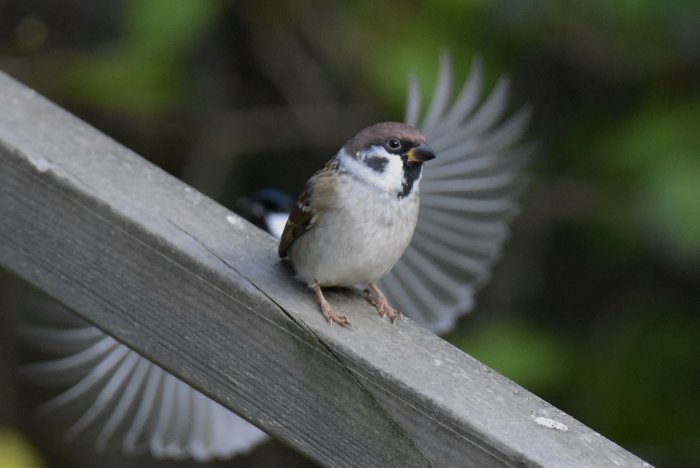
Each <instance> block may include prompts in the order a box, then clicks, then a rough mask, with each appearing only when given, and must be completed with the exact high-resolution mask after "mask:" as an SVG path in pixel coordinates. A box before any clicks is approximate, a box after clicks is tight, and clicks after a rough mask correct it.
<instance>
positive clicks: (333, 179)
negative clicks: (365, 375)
mask: <svg viewBox="0 0 700 468" xmlns="http://www.w3.org/2000/svg"><path fill="white" fill-rule="evenodd" d="M434 157H435V154H434V153H433V150H431V149H430V147H429V146H428V145H427V144H426V142H425V137H424V136H423V134H421V133H420V132H419V131H418V130H416V129H415V128H413V127H411V126H409V125H406V124H403V123H398V122H383V123H379V124H376V125H373V126H371V127H367V128H365V129H363V130H361V131H360V132H359V133H358V134H357V135H356V136H355V137H354V138H352V139H351V140H350V141H348V142H347V143H346V144H345V146H343V147H342V148H341V149H340V151H338V153H337V154H336V155H335V156H334V157H333V159H331V160H330V161H329V162H328V163H327V164H326V165H325V166H324V167H323V168H322V169H321V170H320V171H319V172H317V173H316V174H315V175H314V176H313V177H311V179H309V181H308V182H307V183H306V188H305V190H304V192H303V193H302V194H301V195H300V196H299V199H298V200H297V203H296V205H295V207H294V209H293V210H292V213H291V214H290V216H289V220H288V221H287V225H286V226H285V228H284V232H283V233H282V238H281V240H280V245H279V250H278V251H279V255H280V257H283V258H284V257H287V258H288V259H289V260H290V261H291V263H292V265H293V266H294V269H295V271H296V273H297V277H298V278H299V279H300V280H301V281H303V282H305V283H306V284H307V285H308V286H309V287H310V288H312V289H313V290H314V292H315V293H316V296H317V297H318V301H319V304H320V306H321V311H322V313H323V316H324V317H325V318H326V320H328V321H329V322H331V323H333V322H335V323H338V324H340V325H343V326H345V325H348V324H349V321H348V319H347V317H345V316H344V315H338V314H336V313H335V312H334V311H333V309H332V308H331V306H330V304H328V302H327V301H326V299H325V297H323V292H322V291H321V288H322V287H326V286H352V285H355V284H358V283H362V284H366V285H367V286H368V290H367V291H366V292H367V299H368V300H369V301H370V302H371V303H372V304H373V305H374V306H375V307H376V308H377V311H378V312H379V314H380V315H382V316H387V317H389V319H391V320H392V321H393V320H395V319H396V317H397V316H398V315H399V312H398V311H397V310H396V309H394V308H393V307H392V306H391V305H389V302H388V301H387V299H386V297H385V296H384V294H383V293H382V292H381V291H380V290H379V288H378V287H377V285H376V284H375V283H374V282H375V281H377V280H378V279H379V278H381V277H382V276H384V275H385V274H387V273H388V272H389V270H391V268H392V267H393V266H394V265H395V264H396V262H397V261H398V260H399V258H401V255H402V254H403V252H404V250H406V247H407V246H408V244H409V242H410V241H411V237H412V236H413V230H414V229H415V227H416V222H417V220H418V201H419V196H418V193H419V183H420V178H421V173H422V166H423V162H425V161H429V160H431V159H433V158H434Z"/></svg>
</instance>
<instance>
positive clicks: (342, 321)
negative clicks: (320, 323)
mask: <svg viewBox="0 0 700 468" xmlns="http://www.w3.org/2000/svg"><path fill="white" fill-rule="evenodd" d="M312 289H313V290H314V292H315V293H316V297H317V298H318V304H319V305H320V306H321V313H322V314H323V316H324V317H325V318H326V320H328V321H329V322H330V323H331V324H332V323H333V322H335V323H337V324H338V325H340V326H342V327H346V326H349V325H350V321H349V320H348V318H347V317H346V316H344V315H336V314H335V312H333V309H331V305H330V304H329V303H328V301H327V300H326V298H325V297H323V292H321V286H319V285H318V283H316V284H314V285H313V286H312Z"/></svg>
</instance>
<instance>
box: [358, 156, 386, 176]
mask: <svg viewBox="0 0 700 468" xmlns="http://www.w3.org/2000/svg"><path fill="white" fill-rule="evenodd" d="M362 162H364V163H365V164H366V165H367V167H369V168H370V169H372V170H373V171H374V172H378V173H380V174H381V173H382V172H384V169H385V168H386V165H387V164H389V160H388V159H387V158H384V157H382V156H372V157H370V158H366V159H364V160H363V161H362Z"/></svg>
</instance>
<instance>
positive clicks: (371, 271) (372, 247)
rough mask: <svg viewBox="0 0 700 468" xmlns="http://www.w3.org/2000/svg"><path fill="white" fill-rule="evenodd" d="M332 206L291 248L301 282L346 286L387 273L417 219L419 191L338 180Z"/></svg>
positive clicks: (348, 177)
mask: <svg viewBox="0 0 700 468" xmlns="http://www.w3.org/2000/svg"><path fill="white" fill-rule="evenodd" d="M336 193H337V197H336V202H335V204H334V206H333V207H332V208H330V209H329V210H327V211H325V212H324V213H323V215H322V216H321V217H319V219H318V221H317V222H316V223H315V225H314V226H313V227H312V228H311V229H309V231H307V232H306V233H304V234H303V235H301V236H300V237H299V238H298V239H297V240H296V241H295V242H294V244H293V245H292V246H291V248H290V252H289V258H290V260H291V261H292V264H293V265H294V268H295V270H296V272H297V274H298V276H299V277H300V279H302V280H303V281H305V282H306V283H307V284H309V285H312V284H315V283H318V284H319V285H321V286H351V285H354V284H358V283H367V282H369V281H374V280H377V279H379V278H381V277H382V276H384V275H385V274H386V273H388V272H389V270H391V268H392V267H393V266H394V264H395V263H396V262H397V261H398V260H399V258H400V257H401V255H402V254H403V252H404V250H405V249H406V247H407V246H408V244H409V242H410V241H411V237H412V236H413V230H414V229H415V227H416V221H417V219H418V186H417V184H416V186H415V187H414V190H413V191H412V193H411V194H410V195H408V196H407V197H404V198H398V197H397V195H396V194H395V193H389V192H386V191H383V190H379V189H378V188H377V187H376V186H373V185H370V184H367V183H366V182H364V181H360V180H358V179H357V178H355V177H353V176H351V175H349V174H344V175H341V176H339V178H338V185H337V187H336Z"/></svg>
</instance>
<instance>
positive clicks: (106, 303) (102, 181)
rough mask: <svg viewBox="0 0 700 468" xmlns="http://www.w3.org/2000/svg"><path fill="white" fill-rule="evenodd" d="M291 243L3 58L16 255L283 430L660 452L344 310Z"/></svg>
mask: <svg viewBox="0 0 700 468" xmlns="http://www.w3.org/2000/svg"><path fill="white" fill-rule="evenodd" d="M275 247H276V246H275V242H274V240H273V239H272V238H270V237H269V236H267V235H266V234H264V233H262V232H261V231H259V230H258V229H257V228H255V227H253V226H251V225H249V224H248V223H246V222H245V221H243V220H241V219H240V218H238V217H236V216H235V215H233V214H231V213H230V212H228V211H227V210H226V209H224V208H223V207H221V206H219V205H217V204H216V203H214V202H213V201H211V200H209V199H207V198H206V197H204V196H202V195H201V194H199V193H197V192H196V191H194V190H192V189H191V188H189V187H187V186H186V185H184V184H183V183H181V182H180V181H178V180H176V179H174V178H172V177H170V176H168V175H167V174H165V173H164V172H163V171H161V170H159V169H158V168H156V167H154V166H153V165H151V164H149V163H148V162H146V161H144V160H143V159H141V158H140V157H138V156H137V155H135V154H134V153H132V152H130V151H129V150H127V149H125V148H124V147H122V146H120V145H119V144H117V143H115V142H114V141H112V140H111V139H109V138H107V137H105V136H104V135H102V134H100V133H99V132H97V131H96V130H94V129H93V128H91V127H89V126H88V125H86V124H84V123H83V122H80V121H79V120H77V119H76V118H74V117H72V116H70V115H69V114H68V113H66V112H65V111H62V110H61V109H59V108H57V107H55V106H54V105H52V104H51V103H49V102H47V101H46V100H45V99H43V98H42V97H40V96H38V95H36V94H35V93H33V92H32V91H31V90H28V89H27V88H25V87H23V86H22V85H20V84H18V83H16V82H15V81H13V80H12V79H10V78H8V77H7V76H5V75H1V74H0V265H2V266H3V267H4V268H6V269H8V270H10V271H12V272H14V273H15V274H17V275H18V276H20V277H22V278H24V279H26V280H27V281H29V282H31V283H33V284H34V285H36V286H38V287H39V288H40V289H42V290H44V291H46V292H48V293H49V294H51V295H52V296H54V297H56V298H57V299H59V300H60V301H62V302H63V303H65V304H66V305H68V306H69V307H71V308H72V309H74V310H75V311H76V312H78V313H79V314H81V315H82V316H84V317H85V318H86V319H88V320H90V321H91V322H93V323H94V324H95V325H97V326H98V327H100V328H101V329H103V330H104V331H105V332H107V333H109V334H111V335H113V336H115V337H116V338H118V339H119V340H121V341H123V342H124V343H126V344H128V345H129V346H131V347H132V348H134V349H136V350H137V351H139V352H141V353H142V354H144V355H146V356H149V357H150V358H151V359H152V360H153V361H154V362H156V363H158V364H159V365H161V366H162V367H163V368H165V369H168V370H169V371H171V372H173V373H174V374H176V375H178V376H179V377H181V378H182V379H183V380H185V381H186V382H188V383H190V384H192V385H193V386H194V387H196V388H198V389H200V390H202V391H203V392H204V393H206V394H207V395H210V396H211V397H212V398H215V399H216V400H218V401H220V402H221V403H222V404H224V405H225V406H227V407H229V408H231V409H232V410H234V411H235V412H236V413H238V414H240V415H241V416H243V417H245V418H246V419H248V420H250V421H251V422H253V423H254V424H256V425H258V426H259V427H261V428H263V429H265V430H266V431H268V432H269V433H270V434H272V435H274V436H276V437H278V438H280V439H282V440H284V441H286V442H287V443H289V444H290V445H292V446H294V447H296V448H297V449H298V450H300V451H302V452H304V453H306V454H308V455H309V456H311V457H312V458H314V459H316V460H318V461H319V462H321V463H323V464H326V465H331V466H355V467H360V466H402V467H408V466H436V467H437V466H450V467H452V466H516V465H517V466H520V465H526V466H531V465H532V466H548V467H550V466H551V467H559V466H562V467H563V466H566V467H570V466H630V465H642V464H644V462H643V461H641V460H640V459H638V458H637V457H635V456H634V455H632V454H630V453H629V452H626V451H625V450H624V449H622V448H620V447H619V446H617V445H615V444H614V443H612V442H610V441H608V440H606V439H605V438H603V437H601V436H599V435H598V434H596V433H595V432H593V431H592V430H591V429H589V428H587V427H585V426H584V425H583V424H581V423H579V422H578V421H576V420H574V419H573V418H571V417H570V416H568V415H566V414H564V413H562V412H561V411H559V410H557V409H556V408H554V407H552V406H551V405H549V404H548V403H546V402H544V401H542V400H541V399H539V398H538V397H536V396H534V395H532V394H531V393H529V392H527V391H526V390H524V389H522V388H520V387H518V386H517V385H515V384H514V383H512V382H510V381H509V380H507V379H505V378H504V377H501V376H499V375H497V374H496V373H495V372H492V371H491V370H490V369H488V368H486V367H485V366H484V365H482V364H480V363H479V362H477V361H476V360H474V359H472V358H470V357H469V356H467V355H466V354H464V353H462V352H461V351H459V350H458V349H456V348H454V347H452V346H451V345H449V344H448V343H446V342H444V341H442V340H441V339H439V338H438V337H436V336H435V335H433V334H431V333H429V332H427V331H424V330H422V329H420V328H419V327H417V326H415V325H414V324H413V323H412V322H410V321H402V322H401V323H398V324H397V325H395V326H392V325H390V324H389V323H387V322H385V321H382V320H380V319H379V317H378V316H377V315H376V313H375V312H374V311H373V310H372V309H371V307H370V306H368V305H367V304H366V303H365V302H364V300H362V299H361V298H360V297H359V295H358V294H355V293H353V292H346V291H338V292H331V293H330V294H329V300H330V301H332V303H333V304H335V305H336V306H337V308H338V309H339V310H342V311H343V312H344V313H346V314H347V315H349V316H350V317H351V320H352V322H353V324H354V325H355V328H354V330H347V329H343V328H340V327H330V326H328V324H327V323H326V322H325V321H324V320H323V318H322V317H321V314H320V313H319V312H318V310H317V307H316V304H315V302H314V299H313V295H312V294H310V293H309V292H308V291H306V290H305V288H304V287H303V286H302V285H301V284H299V283H297V282H296V281H294V280H293V279H292V277H291V274H290V272H289V269H288V268H287V267H286V266H285V265H284V264H282V263H280V261H279V260H278V259H277V258H276V253H275V250H276V249H275ZM543 418H547V419H543ZM548 420H553V421H556V422H558V423H561V424H563V425H565V426H566V428H567V430H565V431H564V430H557V429H554V428H550V427H547V425H548Z"/></svg>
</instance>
